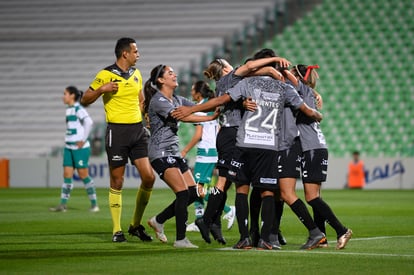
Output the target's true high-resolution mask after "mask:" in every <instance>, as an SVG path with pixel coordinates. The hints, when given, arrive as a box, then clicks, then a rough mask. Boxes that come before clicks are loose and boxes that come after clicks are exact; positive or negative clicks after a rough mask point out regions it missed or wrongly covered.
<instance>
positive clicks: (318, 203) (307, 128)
mask: <svg viewBox="0 0 414 275" xmlns="http://www.w3.org/2000/svg"><path fill="white" fill-rule="evenodd" d="M315 68H317V66H307V65H296V66H294V67H293V68H292V69H291V72H292V74H293V75H294V76H296V78H297V80H298V85H297V87H296V89H297V91H298V92H299V94H300V96H301V97H302V98H303V100H304V101H305V102H306V104H308V105H309V106H311V107H315V94H314V91H313V88H315V86H316V79H317V77H318V75H317V73H316V71H315V70H314V69H315ZM296 123H297V126H298V129H299V132H300V142H301V146H302V151H303V153H302V181H303V185H304V191H305V199H306V201H307V203H308V204H309V205H310V206H311V207H312V209H313V212H314V219H315V223H316V224H317V226H318V227H319V229H320V230H321V231H322V232H325V221H326V222H328V224H329V225H330V226H332V228H334V229H335V231H336V234H337V244H336V249H343V248H345V246H346V244H347V243H348V241H349V239H351V237H352V230H351V229H349V228H347V227H345V226H344V225H342V223H341V222H340V221H339V220H338V218H337V217H336V215H335V214H334V212H333V211H332V209H331V208H330V207H329V205H328V204H327V203H326V202H325V201H324V200H323V199H322V198H321V186H322V182H324V181H326V176H327V170H328V147H327V145H326V141H325V137H324V135H323V133H322V130H321V128H320V125H319V123H318V122H315V121H313V120H310V119H309V118H307V117H305V116H303V115H302V114H298V117H297V119H296ZM321 244H322V245H324V243H323V242H322V243H321ZM325 244H326V245H327V242H326V243H325Z"/></svg>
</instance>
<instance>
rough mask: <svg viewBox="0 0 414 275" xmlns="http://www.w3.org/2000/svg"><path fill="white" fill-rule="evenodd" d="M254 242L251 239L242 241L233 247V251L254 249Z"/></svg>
mask: <svg viewBox="0 0 414 275" xmlns="http://www.w3.org/2000/svg"><path fill="white" fill-rule="evenodd" d="M252 247H253V245H252V241H251V240H250V239H249V238H245V239H241V240H240V241H239V242H238V243H236V244H235V245H233V249H252Z"/></svg>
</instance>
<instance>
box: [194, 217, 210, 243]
mask: <svg viewBox="0 0 414 275" xmlns="http://www.w3.org/2000/svg"><path fill="white" fill-rule="evenodd" d="M195 224H196V225H197V227H198V229H199V230H200V233H201V237H203V239H204V240H205V241H206V243H211V239H210V229H209V228H208V226H207V225H206V224H205V223H204V220H203V218H198V219H196V221H195Z"/></svg>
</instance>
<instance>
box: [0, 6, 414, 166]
mask: <svg viewBox="0 0 414 275" xmlns="http://www.w3.org/2000/svg"><path fill="white" fill-rule="evenodd" d="M413 13H414V2H413V1H405V0H376V1H358V0H256V1H247V0H227V1H215V0H214V1H211V0H206V1H200V0H195V1H192V0H159V1H155V2H154V1H144V0H136V1H134V0H119V1H113V0H88V1H80V0H70V1H69V0H60V1H54V0H34V1H33V0H14V1H1V2H0V51H1V55H0V71H1V74H0V83H1V85H0V158H7V159H13V158H39V157H50V156H60V152H61V148H62V145H63V133H64V130H65V124H64V106H63V103H62V101H61V96H62V94H63V89H64V88H65V87H66V86H68V85H76V86H77V87H79V88H80V89H82V90H85V89H87V87H88V85H89V83H90V82H91V81H92V79H93V78H94V76H95V74H96V73H97V72H98V71H99V70H100V69H102V68H103V67H104V66H107V65H109V64H111V63H113V62H114V60H115V56H114V53H113V49H114V45H115V42H116V40H117V39H118V38H120V37H122V36H130V37H134V38H135V39H136V40H137V44H138V48H139V51H140V53H141V58H140V60H139V62H138V63H137V67H138V68H139V69H140V70H141V73H142V75H143V78H144V81H145V80H146V79H147V78H148V75H149V72H150V70H151V68H153V67H154V66H156V65H158V64H160V63H163V64H169V65H171V66H173V67H174V68H175V70H176V71H178V73H179V81H180V87H179V89H178V91H177V92H178V93H180V94H181V95H184V96H189V91H190V87H191V83H192V82H194V81H195V80H197V79H203V75H202V71H203V69H204V68H205V67H206V65H207V64H208V63H209V62H210V61H211V60H212V59H213V58H215V57H223V58H226V59H228V60H229V61H230V62H231V63H232V64H233V65H238V64H240V63H243V62H244V60H245V59H246V58H247V57H249V56H250V55H251V54H252V53H253V52H254V51H256V50H257V49H260V48H263V47H269V48H273V49H274V50H275V51H276V52H277V53H278V55H280V56H283V57H286V58H288V59H289V60H291V61H292V62H293V63H294V64H298V63H302V64H303V63H304V64H319V65H320V69H319V71H318V72H319V75H320V79H319V83H318V86H317V90H318V91H319V92H320V93H321V94H322V96H323V98H324V109H323V113H324V116H325V117H324V121H323V122H322V129H323V131H324V134H325V135H326V138H327V142H328V145H329V149H330V154H331V156H334V157H338V158H350V153H351V152H352V151H353V150H360V151H361V155H362V157H363V158H383V157H391V158H395V157H408V158H412V157H413V156H414V116H413V114H414V112H413V108H414V107H413V105H414V88H413V77H412V74H413V72H414V60H413V56H414V47H413V45H412V41H413V39H414V14H413ZM88 111H89V113H90V114H91V116H92V117H93V119H94V121H95V129H94V131H93V134H92V137H91V139H92V141H93V154H94V155H95V156H103V155H104V149H103V142H102V139H103V136H104V125H105V122H104V120H105V117H104V112H103V107H102V103H101V101H100V100H98V101H97V102H96V103H95V104H93V105H92V106H90V107H88ZM183 127H186V128H185V130H184V131H181V137H182V140H183V142H186V141H187V140H189V139H190V138H191V135H192V126H191V125H186V126H183Z"/></svg>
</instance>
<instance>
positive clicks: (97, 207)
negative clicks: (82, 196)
mask: <svg viewBox="0 0 414 275" xmlns="http://www.w3.org/2000/svg"><path fill="white" fill-rule="evenodd" d="M99 210H100V209H99V206H97V205H94V206H91V208H89V212H92V213H96V212H99Z"/></svg>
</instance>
